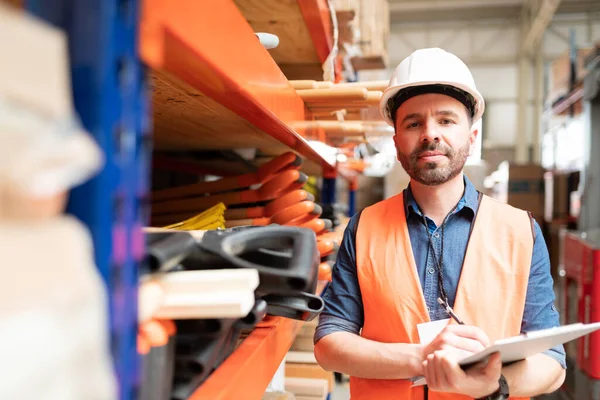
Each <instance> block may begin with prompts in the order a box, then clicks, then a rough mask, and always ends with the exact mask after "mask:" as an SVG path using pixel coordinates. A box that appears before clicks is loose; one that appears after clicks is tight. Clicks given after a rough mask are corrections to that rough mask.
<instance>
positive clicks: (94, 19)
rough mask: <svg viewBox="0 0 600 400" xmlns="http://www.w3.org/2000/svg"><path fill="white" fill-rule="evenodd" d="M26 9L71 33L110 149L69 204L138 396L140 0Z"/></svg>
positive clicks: (92, 125) (45, 1)
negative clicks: (85, 237) (86, 239)
mask: <svg viewBox="0 0 600 400" xmlns="http://www.w3.org/2000/svg"><path fill="white" fill-rule="evenodd" d="M25 6H26V8H27V10H28V11H29V12H31V13H32V14H34V15H36V16H38V17H40V18H42V19H44V20H46V21H48V22H49V23H51V24H53V25H55V26H57V27H59V28H61V29H63V30H64V32H65V33H66V34H67V37H68V41H69V57H70V62H71V77H72V86H73V99H74V104H75V109H76V112H77V114H78V116H79V118H80V119H81V122H82V124H83V126H84V127H85V128H86V129H87V130H88V131H89V132H91V134H92V135H93V136H94V137H95V139H96V141H97V143H98V144H99V145H100V147H101V148H102V150H103V152H104V156H105V165H104V167H103V169H102V171H101V172H100V173H99V174H98V175H97V176H95V177H94V178H93V179H92V180H90V181H89V182H87V183H85V184H84V185H82V186H80V187H77V188H75V189H74V190H73V191H72V192H71V196H70V200H69V206H68V210H69V212H70V213H71V214H73V215H75V216H77V217H78V218H79V219H80V220H81V221H83V222H84V223H85V224H87V226H88V227H89V229H90V232H91V235H92V238H93V243H94V250H95V261H96V265H97V267H98V269H99V271H100V273H101V275H102V277H103V279H104V281H105V282H106V285H107V290H108V293H109V304H108V309H109V315H110V330H111V331H110V339H111V350H112V355H113V360H114V367H115V371H116V374H117V376H118V379H119V399H122V400H131V399H135V398H137V387H138V386H139V376H138V375H139V372H138V368H137V367H138V356H137V351H136V338H137V284H138V268H139V267H140V263H141V262H142V260H143V255H144V237H143V234H142V231H141V226H143V225H145V224H146V223H147V218H148V216H147V214H148V213H147V210H146V207H147V206H146V205H147V204H148V202H147V200H146V199H147V190H148V182H149V169H148V168H149V167H148V166H149V158H150V148H149V145H148V144H149V143H150V140H148V136H147V135H148V134H149V129H148V115H149V114H148V112H147V110H148V102H147V96H146V83H145V74H144V71H143V69H142V66H141V63H140V61H139V57H138V47H137V44H138V21H139V9H140V4H139V1H138V0H27V1H26V4H25Z"/></svg>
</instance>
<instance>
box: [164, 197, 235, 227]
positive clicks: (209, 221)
mask: <svg viewBox="0 0 600 400" xmlns="http://www.w3.org/2000/svg"><path fill="white" fill-rule="evenodd" d="M226 209H227V207H225V204H223V203H219V204H217V205H216V206H213V207H211V208H209V209H208V210H206V211H204V212H201V213H200V214H198V215H195V216H193V217H191V218H188V219H186V220H185V221H181V222H177V223H174V224H171V225H168V226H165V228H166V229H176V230H180V231H191V230H205V231H206V230H214V229H225V216H224V215H225V210H226Z"/></svg>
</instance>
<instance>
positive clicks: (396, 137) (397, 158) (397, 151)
mask: <svg viewBox="0 0 600 400" xmlns="http://www.w3.org/2000/svg"><path fill="white" fill-rule="evenodd" d="M394 130H395V129H394ZM393 138H394V146H395V147H396V161H398V162H400V157H399V156H398V154H400V152H399V150H398V135H397V134H396V133H395V132H394V136H393Z"/></svg>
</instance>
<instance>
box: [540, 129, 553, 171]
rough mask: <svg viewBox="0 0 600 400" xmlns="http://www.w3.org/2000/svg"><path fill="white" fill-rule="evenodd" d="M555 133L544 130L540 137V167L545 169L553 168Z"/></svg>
mask: <svg viewBox="0 0 600 400" xmlns="http://www.w3.org/2000/svg"><path fill="white" fill-rule="evenodd" d="M554 137H555V133H554V132H546V133H545V134H544V136H543V138H542V167H544V168H546V169H552V168H554V163H555V157H554V149H555V140H554Z"/></svg>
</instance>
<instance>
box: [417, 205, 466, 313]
mask: <svg viewBox="0 0 600 400" xmlns="http://www.w3.org/2000/svg"><path fill="white" fill-rule="evenodd" d="M459 203H460V200H459V202H458V203H456V205H455V206H454V207H453V208H452V210H450V212H449V213H448V214H447V215H446V217H445V218H444V221H443V222H442V226H441V227H440V230H441V231H442V238H441V239H442V240H441V241H442V243H441V245H442V246H441V251H440V256H439V257H438V256H437V254H436V251H435V246H434V244H433V239H432V236H433V235H432V233H431V232H429V226H428V224H427V217H426V216H425V213H423V210H421V208H420V207H419V211H420V212H421V215H422V216H423V221H422V222H423V226H424V227H425V232H426V233H427V237H428V238H429V248H430V249H431V254H432V256H433V263H434V264H435V265H436V267H437V268H436V270H437V275H438V290H439V292H440V297H441V299H442V300H443V301H444V302H445V303H446V304H447V305H449V304H450V303H449V300H448V295H447V294H446V289H445V288H444V273H443V263H444V227H445V226H446V222H448V218H449V217H450V215H452V213H453V212H454V211H456V208H457V207H458V204H459Z"/></svg>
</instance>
